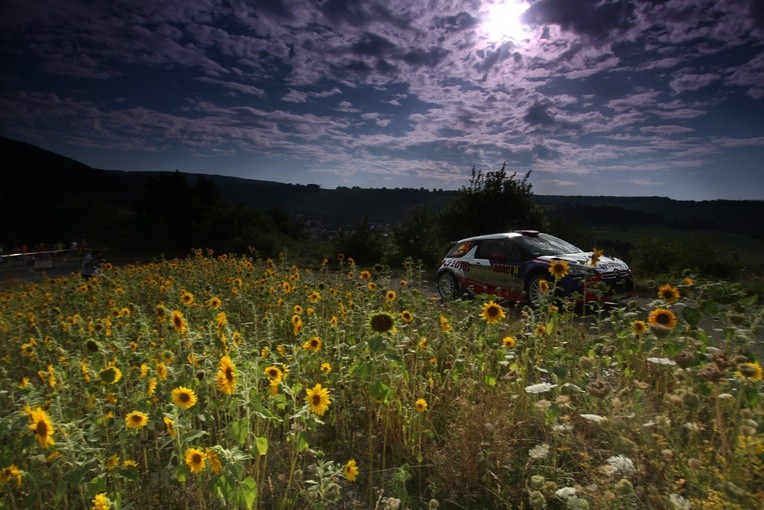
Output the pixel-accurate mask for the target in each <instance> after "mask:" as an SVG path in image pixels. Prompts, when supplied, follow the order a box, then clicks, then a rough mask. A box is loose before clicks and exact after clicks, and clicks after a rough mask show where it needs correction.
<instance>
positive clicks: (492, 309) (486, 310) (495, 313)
mask: <svg viewBox="0 0 764 510" xmlns="http://www.w3.org/2000/svg"><path fill="white" fill-rule="evenodd" d="M480 317H482V318H483V319H484V320H485V321H486V322H487V323H488V324H495V323H497V322H499V321H500V320H501V319H503V318H504V317H506V314H505V313H504V309H503V308H502V307H501V306H500V305H498V304H497V303H495V302H494V301H489V302H487V303H485V304H483V311H482V312H481V313H480Z"/></svg>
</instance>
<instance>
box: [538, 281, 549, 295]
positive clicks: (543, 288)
mask: <svg viewBox="0 0 764 510" xmlns="http://www.w3.org/2000/svg"><path fill="white" fill-rule="evenodd" d="M538 285H539V291H540V292H541V293H542V294H546V293H547V292H549V282H548V281H546V280H539V283H538Z"/></svg>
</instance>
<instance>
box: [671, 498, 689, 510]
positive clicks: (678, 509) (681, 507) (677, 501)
mask: <svg viewBox="0 0 764 510" xmlns="http://www.w3.org/2000/svg"><path fill="white" fill-rule="evenodd" d="M669 501H671V504H672V505H674V509H675V510H690V502H689V501H687V500H686V499H684V498H683V497H682V496H680V495H679V494H672V495H670V496H669Z"/></svg>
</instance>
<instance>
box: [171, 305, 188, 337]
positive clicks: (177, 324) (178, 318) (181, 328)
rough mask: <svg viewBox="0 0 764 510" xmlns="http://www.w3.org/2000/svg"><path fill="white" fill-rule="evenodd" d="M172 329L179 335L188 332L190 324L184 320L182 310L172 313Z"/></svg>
mask: <svg viewBox="0 0 764 510" xmlns="http://www.w3.org/2000/svg"><path fill="white" fill-rule="evenodd" d="M172 327H173V328H175V331H176V332H177V333H185V332H186V331H188V323H187V322H186V319H184V318H183V313H182V312H181V311H180V310H173V312H172Z"/></svg>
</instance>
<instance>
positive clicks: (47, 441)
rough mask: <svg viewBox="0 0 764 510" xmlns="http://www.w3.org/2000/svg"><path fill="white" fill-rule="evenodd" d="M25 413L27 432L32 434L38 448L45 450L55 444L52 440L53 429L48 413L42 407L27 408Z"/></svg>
mask: <svg viewBox="0 0 764 510" xmlns="http://www.w3.org/2000/svg"><path fill="white" fill-rule="evenodd" d="M25 412H26V414H27V416H28V417H29V430H31V431H33V432H34V437H35V439H37V443H38V444H39V445H40V448H47V447H48V446H51V445H53V444H55V441H54V440H53V433H54V432H55V428H54V427H53V422H52V421H51V419H50V416H48V413H47V412H45V410H44V409H43V408H42V407H38V408H37V409H32V408H30V407H27V408H26V409H25Z"/></svg>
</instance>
